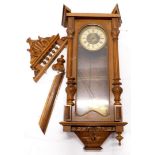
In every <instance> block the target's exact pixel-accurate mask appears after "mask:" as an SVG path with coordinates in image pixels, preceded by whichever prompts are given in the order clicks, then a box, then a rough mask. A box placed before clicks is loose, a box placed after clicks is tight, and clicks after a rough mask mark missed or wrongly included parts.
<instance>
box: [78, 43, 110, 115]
mask: <svg viewBox="0 0 155 155" xmlns="http://www.w3.org/2000/svg"><path fill="white" fill-rule="evenodd" d="M107 52H108V50H107V46H104V47H103V48H102V49H100V50H98V51H89V50H87V49H85V48H83V47H82V46H81V45H80V43H79V47H78V68H77V72H78V73H77V101H76V106H77V108H76V111H77V114H78V115H83V114H85V113H88V112H89V111H92V110H94V111H96V112H99V113H100V114H102V115H103V116H106V115H108V113H109V83H108V66H107V64H108V54H107Z"/></svg>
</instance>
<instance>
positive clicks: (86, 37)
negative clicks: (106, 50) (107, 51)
mask: <svg viewBox="0 0 155 155" xmlns="http://www.w3.org/2000/svg"><path fill="white" fill-rule="evenodd" d="M79 41H80V44H81V45H82V47H83V48H85V49H86V50H89V51H98V50H100V49H101V48H103V47H104V46H105V44H106V42H107V37H106V33H105V31H104V30H103V29H102V28H101V27H99V26H96V25H89V26H86V27H85V28H83V29H82V31H81V32H80V35H79Z"/></svg>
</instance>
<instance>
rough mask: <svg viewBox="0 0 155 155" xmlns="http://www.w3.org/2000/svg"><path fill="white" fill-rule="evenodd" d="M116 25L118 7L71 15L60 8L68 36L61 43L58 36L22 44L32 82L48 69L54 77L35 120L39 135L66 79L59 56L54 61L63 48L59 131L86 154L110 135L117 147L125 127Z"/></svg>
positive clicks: (66, 9) (44, 129) (45, 126)
mask: <svg viewBox="0 0 155 155" xmlns="http://www.w3.org/2000/svg"><path fill="white" fill-rule="evenodd" d="M121 23H122V20H121V15H120V11H119V8H118V5H116V6H115V7H114V9H113V11H112V13H72V12H71V10H70V9H69V8H68V7H66V6H65V5H64V6H63V14H62V26H63V27H64V28H66V29H67V36H65V37H62V38H60V37H59V34H57V35H52V36H51V37H46V38H41V37H38V39H37V40H32V39H31V38H28V39H27V42H28V43H29V45H30V49H29V50H28V51H29V52H30V56H31V61H30V64H31V69H32V70H33V71H34V81H36V82H37V81H38V80H39V79H40V78H41V77H42V76H43V75H44V73H45V72H46V71H47V69H48V68H49V67H50V66H52V69H53V70H55V71H57V72H58V73H57V75H56V76H55V78H54V81H53V83H52V86H51V88H50V91H49V94H48V97H47V100H46V103H45V106H44V109H43V112H42V115H41V118H40V121H39V125H40V128H41V129H42V131H43V133H45V132H46V129H47V126H48V122H49V119H50V116H51V114H52V111H53V108H54V102H55V98H56V95H57V93H58V90H59V88H60V85H61V83H62V80H63V77H64V75H65V67H64V63H65V60H64V56H63V55H61V57H58V56H59V55H60V53H61V52H62V51H63V49H64V48H66V47H67V54H66V55H67V58H66V78H67V83H66V84H67V86H66V93H67V101H66V105H65V107H64V121H62V122H60V124H61V125H62V126H63V131H65V132H74V133H75V134H76V135H77V136H78V137H79V139H80V140H81V142H82V143H83V144H84V146H85V147H84V149H86V150H100V149H102V147H101V145H102V143H103V142H104V141H105V140H106V139H107V138H108V137H109V135H110V134H111V133H116V134H117V136H116V139H117V140H118V144H119V145H121V140H122V139H123V136H122V132H123V128H124V126H125V125H126V124H127V123H126V122H123V119H122V104H121V94H122V92H123V89H122V87H121V82H120V80H121V79H120V71H119V55H118V36H119V32H120V31H119V27H120V26H121ZM56 59H57V62H56V63H55V64H53V62H55V60H56ZM52 64H53V65H52Z"/></svg>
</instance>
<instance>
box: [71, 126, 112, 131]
mask: <svg viewBox="0 0 155 155" xmlns="http://www.w3.org/2000/svg"><path fill="white" fill-rule="evenodd" d="M71 130H72V131H115V127H72V129H71Z"/></svg>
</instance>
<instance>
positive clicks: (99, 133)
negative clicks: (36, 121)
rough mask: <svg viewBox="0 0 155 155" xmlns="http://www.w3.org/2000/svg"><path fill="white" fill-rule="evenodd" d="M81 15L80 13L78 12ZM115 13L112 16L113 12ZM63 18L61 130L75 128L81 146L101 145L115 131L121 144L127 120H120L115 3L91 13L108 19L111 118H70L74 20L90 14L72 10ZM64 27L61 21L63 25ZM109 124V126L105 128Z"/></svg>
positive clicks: (73, 64) (86, 17)
mask: <svg viewBox="0 0 155 155" xmlns="http://www.w3.org/2000/svg"><path fill="white" fill-rule="evenodd" d="M81 15H82V16H81ZM115 15H116V16H115ZM66 17H67V18H65V20H66V21H67V33H68V50H67V87H66V92H67V105H66V106H65V112H64V121H63V122H60V124H61V125H63V130H64V131H65V132H75V134H76V135H77V136H78V137H79V138H80V140H81V141H82V142H83V143H84V145H85V147H84V148H85V149H93V150H94V149H101V145H102V143H103V142H104V141H105V140H106V139H107V137H108V136H109V135H110V134H111V133H113V132H116V133H117V136H116V139H117V140H118V142H119V145H120V144H121V140H122V139H123V137H122V136H121V134H122V132H123V127H124V126H125V125H126V124H127V123H126V122H122V105H121V103H120V96H121V93H122V88H121V87H120V85H121V82H120V75H119V59H118V35H119V27H120V24H121V17H120V12H119V9H118V5H116V6H115V8H114V9H113V11H112V13H111V14H108V15H107V14H102V15H101V14H99V16H97V14H91V19H92V18H93V19H94V20H95V18H97V20H98V19H102V20H103V18H104V19H105V20H111V37H112V42H113V43H112V44H113V46H111V48H112V52H113V54H112V55H113V57H112V58H111V60H112V59H113V61H112V63H113V64H112V66H111V65H110V66H111V69H112V68H113V73H111V75H112V77H113V78H112V80H113V82H112V85H113V87H112V89H111V91H110V92H112V93H113V99H114V105H113V110H114V117H113V118H114V121H94V120H92V121H84V122H83V121H77V120H76V121H74V120H73V107H74V106H75V94H76V90H77V88H76V70H75V67H76V63H75V62H76V61H77V56H76V53H75V48H76V49H77V46H76V45H75V46H74V47H73V42H74V37H75V36H74V35H75V22H76V20H78V19H79V20H86V19H88V18H89V20H90V14H85V13H84V14H81V13H80V14H78V13H76V14H74V13H73V14H72V13H66ZM63 26H64V27H66V26H65V25H63ZM109 127H110V128H109Z"/></svg>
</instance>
